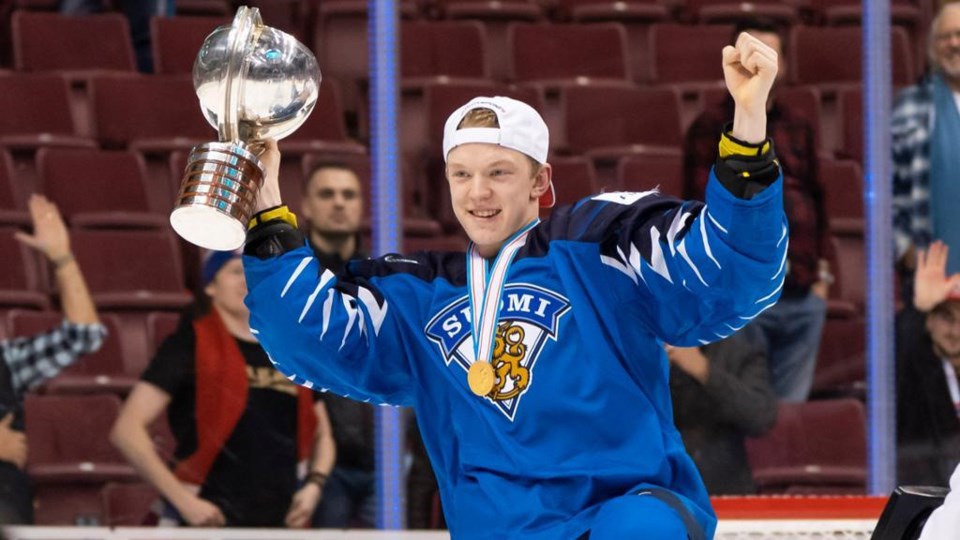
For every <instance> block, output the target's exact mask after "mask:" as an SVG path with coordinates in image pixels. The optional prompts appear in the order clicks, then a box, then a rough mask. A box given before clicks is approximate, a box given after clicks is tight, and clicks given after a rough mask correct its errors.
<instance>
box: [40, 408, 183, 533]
mask: <svg viewBox="0 0 960 540" xmlns="http://www.w3.org/2000/svg"><path fill="white" fill-rule="evenodd" d="M120 406H121V402H120V399H119V398H118V397H117V396H116V395H113V394H91V395H83V396H75V395H73V396H72V395H59V396H39V395H33V394H30V395H27V397H26V400H25V403H24V408H25V411H26V419H27V420H26V433H27V439H28V440H29V441H30V454H29V458H28V461H27V468H26V470H27V473H28V474H29V475H30V477H31V480H32V481H33V485H34V491H35V504H34V508H35V513H36V516H35V518H36V523H37V524H38V525H82V524H86V525H89V524H102V523H104V520H105V516H104V511H103V503H101V496H102V492H103V490H104V488H105V487H106V486H107V485H108V484H110V483H117V482H120V483H130V482H136V481H138V480H139V476H138V475H137V473H136V472H135V471H134V469H133V467H131V466H130V465H129V464H128V463H127V461H126V460H125V459H124V458H123V456H121V455H120V453H119V451H117V450H116V449H115V448H114V447H113V445H112V444H111V443H110V441H109V433H110V429H111V427H112V425H113V422H114V421H115V420H116V418H117V416H118V415H119V412H120ZM151 437H152V439H153V442H154V445H155V446H156V448H157V451H158V453H159V454H160V456H161V457H162V458H164V459H169V458H170V457H171V456H172V452H173V446H174V442H173V437H172V435H171V434H170V430H169V427H168V426H167V422H166V420H165V418H161V419H159V420H158V421H157V422H155V424H154V425H153V426H151ZM115 489H116V488H115ZM119 491H121V492H122V493H130V490H129V489H126V490H123V489H120V490H119ZM143 499H145V496H143V495H142V494H141V496H139V497H138V499H137V500H140V501H142V500H143ZM113 504H114V505H116V501H115V500H114V501H113ZM121 506H124V505H121ZM127 523H129V522H127ZM129 524H132V523H129Z"/></svg>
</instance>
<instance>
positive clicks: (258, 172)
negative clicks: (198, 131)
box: [170, 142, 264, 251]
mask: <svg viewBox="0 0 960 540" xmlns="http://www.w3.org/2000/svg"><path fill="white" fill-rule="evenodd" d="M263 175H264V170H263V165H262V164H261V163H260V160H259V159H257V156H256V155H254V154H253V153H251V152H250V151H249V150H247V149H246V147H245V146H244V145H243V144H242V143H229V142H216V143H207V144H201V145H200V146H197V147H195V148H194V149H193V150H192V151H191V152H190V157H189V158H188V159H187V167H186V170H185V171H184V175H183V181H182V182H181V184H180V194H179V195H178V196H177V201H176V208H174V210H173V212H172V213H171V214H170V225H171V226H173V230H175V231H176V232H177V234H179V235H180V236H181V237H182V238H183V239H184V240H186V241H188V242H190V243H191V244H195V245H198V246H200V247H202V248H207V249H212V250H217V251H230V250H234V249H237V248H239V247H240V246H242V245H243V241H244V239H245V238H246V233H247V222H249V221H250V217H251V216H252V215H253V212H254V208H255V207H256V201H257V191H258V190H259V189H260V186H261V185H262V184H263Z"/></svg>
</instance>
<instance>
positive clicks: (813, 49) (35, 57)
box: [12, 11, 915, 84]
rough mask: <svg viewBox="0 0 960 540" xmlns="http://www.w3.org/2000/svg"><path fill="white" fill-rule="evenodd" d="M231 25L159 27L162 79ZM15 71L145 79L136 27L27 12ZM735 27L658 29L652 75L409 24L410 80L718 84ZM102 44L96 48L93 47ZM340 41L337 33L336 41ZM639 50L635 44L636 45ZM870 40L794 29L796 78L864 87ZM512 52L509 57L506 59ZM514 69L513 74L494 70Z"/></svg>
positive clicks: (578, 55)
mask: <svg viewBox="0 0 960 540" xmlns="http://www.w3.org/2000/svg"><path fill="white" fill-rule="evenodd" d="M224 22H227V20H226V19H225V18H223V17H203V18H191V17H173V18H169V19H156V20H154V21H153V24H152V31H153V49H154V56H155V57H156V68H155V69H156V71H157V72H158V73H167V74H170V73H190V72H191V71H192V67H193V60H194V58H195V57H196V54H197V52H198V51H199V49H200V45H201V44H202V43H203V39H204V38H205V37H206V36H207V34H209V33H210V32H211V31H212V30H213V29H215V28H216V27H217V25H218V24H221V23H224ZM12 24H13V36H14V43H13V44H14V57H15V68H16V69H17V70H19V71H31V72H42V71H55V70H59V71H66V72H89V71H102V70H109V71H126V72H132V71H135V62H134V55H133V49H132V44H131V43H130V40H129V37H128V36H129V30H128V25H127V23H126V20H125V19H124V18H123V17H122V16H121V15H119V14H115V13H110V14H103V15H90V16H83V17H79V16H75V17H71V16H63V15H58V14H53V13H39V12H29V11H18V12H16V13H15V14H14V16H13V22H12ZM731 31H732V27H731V26H729V25H702V26H694V25H678V24H656V25H653V26H652V27H650V29H649V34H648V36H647V40H648V43H646V44H645V48H646V49H647V50H646V52H642V51H639V52H637V54H644V55H646V56H648V58H649V61H647V62H646V64H647V66H648V67H647V68H646V69H642V70H640V71H638V72H635V73H631V71H634V67H636V66H638V65H637V64H635V63H633V62H631V60H630V56H631V55H632V54H633V53H634V49H636V48H637V46H638V44H637V43H635V41H633V40H628V35H627V30H626V28H625V27H624V25H622V24H620V23H615V22H605V23H596V24H535V23H512V24H510V25H509V26H508V27H507V28H506V33H505V36H504V39H505V40H506V42H505V47H506V48H505V50H504V51H497V50H496V47H495V48H494V50H491V51H488V50H487V49H488V36H487V32H486V30H485V28H484V27H483V25H481V24H480V23H479V22H477V21H469V20H467V21H432V22H424V21H406V22H403V23H402V24H401V35H400V53H401V57H400V64H399V67H400V76H401V78H416V77H424V76H430V77H434V76H445V77H470V78H487V77H494V78H499V77H500V76H501V75H502V74H505V76H506V78H507V79H509V80H512V81H545V80H546V81H549V80H555V79H575V78H577V77H591V78H609V79H618V80H636V81H638V82H647V81H649V82H651V83H653V84H675V83H682V82H698V81H714V80H719V79H721V78H722V72H721V70H720V62H719V57H720V55H719V51H720V50H721V48H722V47H723V45H726V44H728V43H729V42H730V40H731ZM91 36H96V39H91ZM334 36H335V34H334ZM334 36H331V35H329V34H327V33H322V34H319V35H318V40H317V42H316V43H315V44H314V48H315V50H316V51H317V53H318V56H319V58H320V66H321V69H323V70H325V71H328V72H330V73H332V74H333V75H334V76H336V77H339V78H342V79H343V80H344V81H351V82H352V81H353V80H357V79H365V78H366V74H367V69H368V63H367V57H366V54H367V47H365V46H363V47H354V48H353V49H350V48H346V47H343V46H339V45H338V44H336V43H333V42H331V41H332V40H333V38H334ZM892 39H893V59H892V61H891V64H892V66H893V80H894V83H895V84H907V83H909V82H910V81H912V79H913V77H914V72H915V70H914V69H913V67H912V65H913V61H914V56H915V53H914V51H913V50H912V46H911V43H910V39H909V36H908V34H907V32H906V31H905V30H904V29H902V28H899V27H894V29H893V33H892ZM628 43H629V45H628ZM861 43H862V32H861V29H860V27H858V26H843V27H807V26H797V27H794V28H792V29H791V32H790V36H789V44H788V45H787V46H786V47H785V48H786V50H788V51H789V58H790V64H792V65H793V66H794V69H792V70H791V77H792V80H793V81H794V82H797V83H800V84H821V83H834V82H849V81H858V80H859V79H860V65H861V62H860V54H861V52H862V46H861ZM501 52H506V53H507V54H500V53H501ZM499 62H505V63H506V65H505V66H499V65H496V66H495V65H493V63H499Z"/></svg>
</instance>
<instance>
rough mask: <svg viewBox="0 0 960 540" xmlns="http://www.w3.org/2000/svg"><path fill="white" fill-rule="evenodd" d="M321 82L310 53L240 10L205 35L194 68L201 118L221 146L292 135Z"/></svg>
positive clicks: (244, 9) (253, 12)
mask: <svg viewBox="0 0 960 540" xmlns="http://www.w3.org/2000/svg"><path fill="white" fill-rule="evenodd" d="M320 79H321V75H320V67H319V66H318V64H317V59H316V57H314V55H313V53H312V52H311V51H310V49H308V48H307V47H306V46H304V45H303V44H302V43H300V42H299V41H297V40H296V38H294V37H293V36H291V35H290V34H287V33H285V32H281V31H280V30H277V29H275V28H271V27H269V26H264V24H263V22H262V20H261V19H260V13H259V10H257V9H256V8H247V7H245V6H243V7H240V8H239V9H238V10H237V14H236V16H235V17H234V20H233V24H231V25H229V26H228V25H224V26H220V27H218V28H217V29H216V30H214V31H213V32H212V33H211V34H210V35H209V36H207V39H206V40H205V41H204V43H203V46H202V47H201V48H200V52H199V54H198V55H197V59H196V61H195V62H194V65H193V85H194V88H195V89H196V92H197V97H198V98H199V99H200V108H201V110H202V111H203V115H204V117H205V118H206V119H207V122H209V123H210V125H212V126H213V127H214V128H216V129H217V131H218V132H219V133H220V140H221V141H229V142H234V143H250V142H255V141H261V140H264V139H282V138H283V137H286V136H287V135H289V134H291V133H293V131H295V130H296V129H297V128H298V127H300V126H301V125H302V124H303V122H304V121H306V119H307V116H309V115H310V112H311V111H312V110H313V107H314V105H315V104H316V102H317V95H318V92H319V87H320Z"/></svg>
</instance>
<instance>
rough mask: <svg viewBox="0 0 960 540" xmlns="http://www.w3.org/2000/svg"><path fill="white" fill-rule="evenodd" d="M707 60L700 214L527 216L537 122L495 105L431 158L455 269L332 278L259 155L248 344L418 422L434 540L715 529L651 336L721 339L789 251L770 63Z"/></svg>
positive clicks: (599, 537)
mask: <svg viewBox="0 0 960 540" xmlns="http://www.w3.org/2000/svg"><path fill="white" fill-rule="evenodd" d="M723 66H724V72H725V76H726V79H727V85H728V88H729V89H730V92H731V93H732V94H733V96H734V99H735V100H736V101H737V111H736V114H735V115H734V122H733V128H732V131H730V132H729V133H727V134H726V135H724V136H723V138H722V139H721V156H722V158H721V159H720V160H718V162H717V167H716V169H715V176H714V178H713V179H712V181H711V184H710V186H709V187H708V188H707V202H708V206H709V210H708V209H707V206H704V205H703V204H702V203H696V202H681V201H678V200H675V199H670V198H666V197H662V196H660V195H659V194H658V193H656V192H645V193H607V194H604V195H600V196H597V197H594V198H592V199H585V200H583V201H581V202H579V203H578V204H576V205H575V206H573V207H568V208H561V209H558V210H556V211H554V212H553V214H552V216H551V219H550V220H549V221H546V222H543V223H540V222H539V220H538V219H537V213H538V201H541V203H543V204H551V203H552V202H553V201H552V199H553V197H552V189H551V168H550V165H549V164H547V163H546V158H547V151H548V144H549V141H548V133H547V128H546V125H545V124H544V122H543V120H542V118H540V116H539V115H538V114H537V113H536V111H534V110H533V109H532V108H531V107H529V106H528V105H526V104H524V103H521V102H518V101H514V100H511V99H507V98H502V97H496V98H476V99H474V100H472V101H471V102H470V103H468V104H467V105H465V106H463V107H461V108H460V109H458V110H457V111H456V112H454V113H453V114H452V115H451V116H450V118H449V119H448V120H447V124H446V128H445V130H444V144H443V146H444V157H445V158H446V161H447V179H448V181H449V183H450V190H451V195H452V203H453V208H454V210H455V213H456V215H457V218H458V219H459V220H460V223H461V224H462V225H463V227H464V229H465V230H466V232H467V234H468V235H469V236H470V239H471V240H472V243H471V244H470V248H469V250H468V253H467V255H466V257H465V256H464V254H463V253H459V254H456V253H447V254H439V253H428V254H420V255H417V256H413V257H399V256H396V255H388V256H386V257H383V258H381V259H376V260H368V261H363V262H359V263H351V264H350V265H348V272H347V273H345V274H341V275H340V276H334V275H333V274H332V273H331V272H329V271H328V270H325V269H324V268H322V267H320V266H319V265H318V264H317V261H316V259H315V258H314V257H313V254H312V253H311V251H310V250H309V249H308V248H306V247H305V246H304V244H303V238H302V236H301V235H300V234H299V233H298V231H297V229H296V226H295V218H293V216H292V215H291V214H290V212H289V211H288V210H287V209H286V208H285V207H282V206H279V205H280V204H281V201H280V197H279V188H278V186H279V184H278V181H277V179H276V174H277V173H276V171H277V161H278V155H279V153H278V152H277V150H276V145H275V144H270V145H268V149H267V151H266V153H265V154H264V156H263V159H264V160H265V163H266V164H267V166H268V171H270V172H269V173H268V179H267V181H266V184H265V186H264V189H263V191H261V192H260V196H259V205H260V209H261V212H260V213H259V214H257V215H256V216H255V217H254V219H253V220H252V223H251V225H252V227H251V229H250V231H249V233H248V237H247V243H246V247H245V254H246V255H247V257H245V269H246V271H247V275H248V280H249V284H250V292H249V294H248V295H247V305H248V306H250V309H251V321H250V324H251V326H252V328H253V331H254V332H255V333H256V334H257V335H258V336H259V338H260V340H261V342H262V343H263V344H264V347H265V348H266V349H267V350H268V351H269V352H270V354H271V357H272V358H273V360H274V361H275V362H276V363H277V366H278V368H279V369H280V370H282V371H284V372H285V373H287V374H288V375H290V376H291V378H293V379H294V380H295V381H297V382H299V383H300V384H303V385H305V386H308V387H314V388H316V387H319V388H323V389H329V390H330V391H332V392H335V393H338V394H344V395H349V396H351V397H354V398H357V399H364V400H370V401H374V402H378V403H389V404H395V405H406V406H413V407H414V408H415V410H416V412H417V420H418V424H419V426H420V432H421V435H422V436H423V439H424V443H425V446H426V448H427V451H428V453H429V456H430V459H431V462H432V463H433V465H434V468H435V470H436V472H437V480H438V483H439V486H440V492H441V497H442V500H443V508H444V512H445V515H446V521H447V524H448V525H449V527H450V531H451V534H452V536H453V538H456V539H461V538H462V539H481V538H483V539H486V538H525V539H528V540H547V539H550V540H555V539H558V538H563V539H574V538H590V539H591V540H605V539H623V538H647V539H661V538H662V539H671V540H676V539H677V538H687V537H689V538H694V539H699V538H711V537H712V536H713V533H714V529H715V526H716V518H715V517H714V515H713V512H712V509H711V508H710V502H709V499H708V498H707V494H706V491H705V490H704V487H703V483H702V482H701V480H700V478H699V475H698V474H697V471H696V468H695V467H694V464H693V462H692V460H691V459H690V457H689V456H688V455H687V454H686V453H685V452H684V449H683V445H682V443H681V440H680V436H679V434H678V433H677V431H676V429H675V428H674V427H673V421H672V415H671V410H670V391H669V385H668V377H667V373H668V369H667V362H666V359H665V358H664V352H663V342H664V341H665V342H668V343H671V344H674V345H696V344H699V343H701V342H709V341H713V340H716V339H720V338H723V337H726V336H728V335H730V334H732V333H733V332H735V331H736V330H737V329H738V328H740V327H742V326H743V325H744V324H746V323H747V322H748V321H749V320H750V319H752V318H753V317H755V316H756V315H757V314H758V313H760V312H761V311H763V310H764V309H765V308H767V307H769V306H770V305H772V304H773V303H775V302H776V300H777V296H778V294H779V290H780V287H781V286H782V283H783V272H784V262H785V254H786V244H787V238H786V236H787V226H786V221H785V219H784V216H783V206H782V198H783V192H782V189H781V185H780V182H779V177H780V175H779V167H778V166H777V163H776V161H775V159H774V155H773V150H772V147H771V145H770V144H769V142H767V141H766V140H765V123H766V101H767V94H768V92H769V91H770V86H771V85H772V83H773V79H774V77H775V76H776V71H777V59H776V54H775V53H774V52H773V51H772V50H771V49H770V48H769V47H767V46H765V45H763V44H762V43H761V42H760V41H758V40H756V39H754V38H752V37H750V36H749V35H747V34H744V35H742V36H741V37H740V39H739V40H738V42H737V45H736V47H727V48H725V49H724V51H723ZM541 198H543V199H541Z"/></svg>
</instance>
